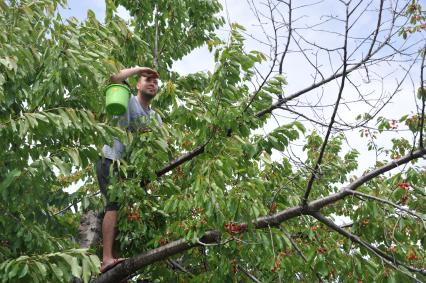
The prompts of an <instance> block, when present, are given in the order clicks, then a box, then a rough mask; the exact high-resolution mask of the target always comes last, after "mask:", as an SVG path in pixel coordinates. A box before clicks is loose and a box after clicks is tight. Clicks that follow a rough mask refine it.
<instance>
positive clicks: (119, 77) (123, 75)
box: [109, 67, 159, 84]
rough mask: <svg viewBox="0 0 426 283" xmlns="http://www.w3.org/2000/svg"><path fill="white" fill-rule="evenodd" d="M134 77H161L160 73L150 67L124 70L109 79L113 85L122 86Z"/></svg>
mask: <svg viewBox="0 0 426 283" xmlns="http://www.w3.org/2000/svg"><path fill="white" fill-rule="evenodd" d="M133 75H138V76H144V77H157V78H158V77H159V75H158V73H157V72H156V71H154V70H153V69H151V68H148V67H133V68H128V69H123V70H121V71H120V72H118V73H117V74H115V75H112V76H111V78H110V79H109V80H110V82H111V83H115V84H121V83H123V82H124V81H125V80H126V79H127V78H128V77H131V76H133Z"/></svg>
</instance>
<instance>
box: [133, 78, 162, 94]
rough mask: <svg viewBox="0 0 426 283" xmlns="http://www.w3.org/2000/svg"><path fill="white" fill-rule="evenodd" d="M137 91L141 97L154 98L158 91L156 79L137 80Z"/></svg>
mask: <svg viewBox="0 0 426 283" xmlns="http://www.w3.org/2000/svg"><path fill="white" fill-rule="evenodd" d="M137 89H138V91H139V92H141V93H142V95H144V96H147V97H151V98H154V97H155V95H156V94H157V91H158V79H157V78H156V77H144V76H141V77H140V78H139V81H138V84H137Z"/></svg>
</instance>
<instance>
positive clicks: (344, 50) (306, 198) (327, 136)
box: [302, 4, 349, 205]
mask: <svg viewBox="0 0 426 283" xmlns="http://www.w3.org/2000/svg"><path fill="white" fill-rule="evenodd" d="M348 25H349V4H346V24H345V43H344V46H343V71H342V72H343V73H346V68H347V61H346V57H347V52H348V32H349V30H348ZM345 79H346V76H342V82H341V83H340V89H339V94H338V95H337V101H336V106H335V107H334V111H333V114H332V115H331V119H330V124H329V126H328V129H327V134H326V135H325V138H324V142H323V144H322V146H321V150H320V153H319V156H318V160H317V162H316V164H315V167H314V172H312V174H311V178H310V179H309V182H308V185H307V187H306V191H305V195H304V196H303V199H302V205H306V204H307V201H308V197H309V194H310V192H311V189H312V185H313V184H314V181H315V178H316V175H317V173H318V170H319V168H320V165H321V162H322V158H323V156H324V152H325V148H326V146H327V143H328V139H329V137H330V134H331V129H332V128H333V123H334V119H335V117H336V113H337V109H338V107H339V104H340V99H341V98H342V93H343V88H344V87H345Z"/></svg>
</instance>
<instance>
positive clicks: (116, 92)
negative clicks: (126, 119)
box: [105, 84, 130, 115]
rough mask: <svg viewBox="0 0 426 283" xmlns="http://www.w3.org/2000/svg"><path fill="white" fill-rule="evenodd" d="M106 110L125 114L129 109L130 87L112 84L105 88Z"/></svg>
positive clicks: (109, 112)
mask: <svg viewBox="0 0 426 283" xmlns="http://www.w3.org/2000/svg"><path fill="white" fill-rule="evenodd" d="M105 95H106V111H107V113H108V114H111V115H123V114H124V113H126V111H127V105H128V103H129V99H130V89H129V88H128V87H127V86H125V85H121V84H111V85H109V86H107V88H106V89H105Z"/></svg>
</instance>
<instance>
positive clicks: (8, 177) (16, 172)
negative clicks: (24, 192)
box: [0, 169, 21, 192]
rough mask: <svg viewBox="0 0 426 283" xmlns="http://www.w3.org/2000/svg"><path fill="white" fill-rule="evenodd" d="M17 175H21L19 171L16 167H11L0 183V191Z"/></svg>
mask: <svg viewBox="0 0 426 283" xmlns="http://www.w3.org/2000/svg"><path fill="white" fill-rule="evenodd" d="M19 176H21V171H20V170H18V169H13V170H12V171H10V172H9V173H7V175H6V178H5V179H4V180H3V182H1V183H0V192H1V191H3V190H5V189H7V188H8V187H9V186H10V185H11V184H12V182H13V181H14V180H15V179H16V178H18V177H19Z"/></svg>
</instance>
